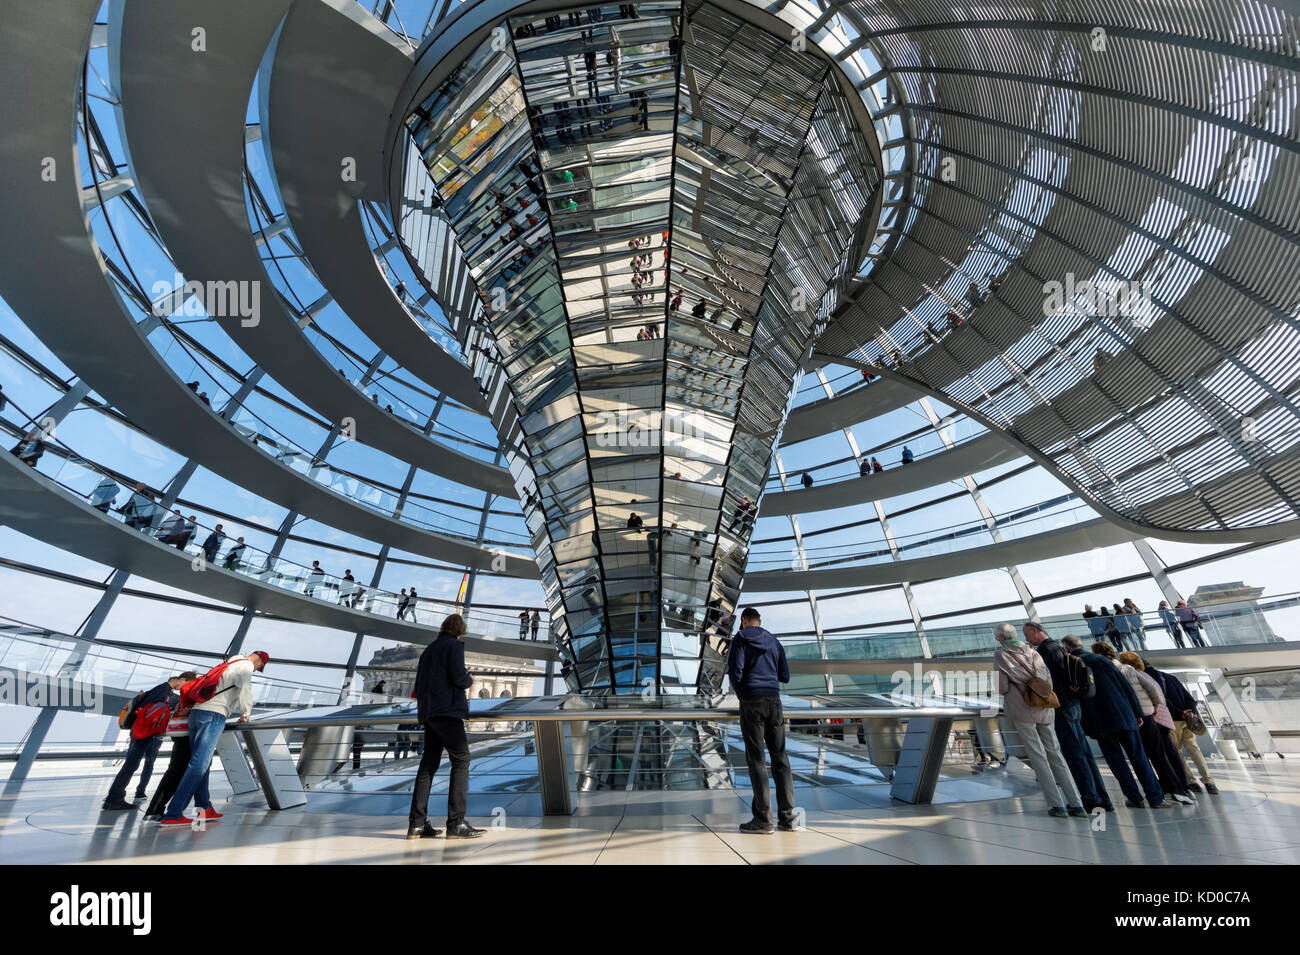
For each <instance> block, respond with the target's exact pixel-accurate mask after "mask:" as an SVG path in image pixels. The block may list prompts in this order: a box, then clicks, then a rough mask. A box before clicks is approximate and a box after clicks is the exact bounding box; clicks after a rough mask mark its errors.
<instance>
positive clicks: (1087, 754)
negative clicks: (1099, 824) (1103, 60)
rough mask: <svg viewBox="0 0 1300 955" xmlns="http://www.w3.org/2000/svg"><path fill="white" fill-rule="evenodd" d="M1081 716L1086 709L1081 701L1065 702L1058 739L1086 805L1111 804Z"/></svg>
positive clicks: (1058, 723)
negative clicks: (1081, 704) (1081, 705)
mask: <svg viewBox="0 0 1300 955" xmlns="http://www.w3.org/2000/svg"><path fill="white" fill-rule="evenodd" d="M1082 719H1083V712H1082V711H1081V710H1080V708H1079V704H1078V703H1062V704H1061V708H1060V709H1059V710H1057V711H1056V739H1057V741H1058V742H1060V744H1061V755H1062V756H1064V757H1065V764H1066V765H1067V766H1069V767H1070V775H1071V776H1073V777H1074V784H1075V785H1076V786H1078V787H1079V798H1080V799H1081V800H1083V807H1084V808H1085V809H1092V808H1093V807H1094V806H1109V805H1110V794H1109V793H1107V792H1106V784H1105V783H1103V782H1102V780H1101V773H1100V772H1099V771H1098V770H1097V761H1096V760H1095V759H1093V758H1092V748H1091V747H1090V746H1089V745H1088V737H1086V736H1084V735H1083V723H1082V722H1081V721H1082Z"/></svg>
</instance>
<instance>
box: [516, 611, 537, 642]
mask: <svg viewBox="0 0 1300 955" xmlns="http://www.w3.org/2000/svg"><path fill="white" fill-rule="evenodd" d="M541 626H542V615H541V614H540V613H539V612H538V611H536V610H534V611H533V615H532V616H531V617H530V616H528V611H527V610H521V611H519V639H520V640H527V639H528V631H529V630H530V629H531V630H532V632H533V639H534V640H536V639H537V631H538V630H539V629H540V628H541Z"/></svg>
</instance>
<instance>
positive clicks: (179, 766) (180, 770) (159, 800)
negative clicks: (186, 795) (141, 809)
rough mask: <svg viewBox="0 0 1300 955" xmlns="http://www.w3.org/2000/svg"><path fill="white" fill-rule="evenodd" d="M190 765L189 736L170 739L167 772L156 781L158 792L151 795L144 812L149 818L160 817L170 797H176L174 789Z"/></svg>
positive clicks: (170, 799)
mask: <svg viewBox="0 0 1300 955" xmlns="http://www.w3.org/2000/svg"><path fill="white" fill-rule="evenodd" d="M189 764H190V736H189V734H188V733H186V734H185V735H183V736H173V737H172V757H171V759H170V760H169V761H168V763H167V771H166V772H164V773H163V776H162V779H160V780H159V781H158V790H157V791H156V792H155V793H154V794H153V799H151V800H150V801H149V808H148V809H146V810H145V812H146V814H148V815H150V816H159V815H162V813H163V810H165V809H166V808H167V804H168V803H169V802H171V801H172V796H175V795H176V787H177V786H179V785H180V782H181V777H182V776H184V775H185V769H186V767H187V766H189Z"/></svg>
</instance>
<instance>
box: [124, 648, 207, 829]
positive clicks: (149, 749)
mask: <svg viewBox="0 0 1300 955" xmlns="http://www.w3.org/2000/svg"><path fill="white" fill-rule="evenodd" d="M197 678H198V674H197V673H195V672H194V671H193V670H187V671H186V672H184V673H182V674H180V675H178V676H174V677H172V678H171V679H170V680H168V681H167V682H166V683H159V684H158V685H157V686H155V687H154V688H153V689H151V690H141V691H140V692H139V693H137V694H136V695H135V699H134V700H133V701H132V702H131V711H130V713H128V715H127V723H126V729H127V730H128V732H129V731H130V729H131V727H132V726H133V725H134V724H135V716H136V714H138V713H139V712H140V710H141V709H143V708H144V707H146V706H148V705H149V704H151V703H166V704H168V706H170V707H171V708H172V709H173V710H174V709H176V704H177V703H179V702H180V697H179V696H178V695H177V691H179V690H180V688H181V687H183V686H184V685H185V684H186V683H188V682H190V680H194V679H197ZM162 741H163V734H162V733H159V734H157V735H155V736H148V737H146V738H144V739H136V738H135V735H134V734H131V743H130V745H129V746H128V747H127V750H126V759H125V760H123V761H122V768H121V769H119V770H118V771H117V776H115V777H114V778H113V785H112V786H110V787H109V790H108V796H107V797H106V798H105V799H104V805H103V807H102V808H104V809H105V810H110V811H114V812H120V811H123V810H127V809H134V808H135V806H133V805H132V804H131V803H129V802H127V801H126V786H127V783H129V782H130V781H131V777H132V776H134V775H135V771H136V769H137V768H138V767H139V765H140V761H141V760H143V761H144V772H143V773H141V774H140V785H138V786H137V787H136V790H135V798H136V799H143V798H144V797H145V795H146V793H145V789H146V788H147V787H148V786H149V777H150V776H152V775H153V763H154V759H155V758H157V756H158V747H160V746H161V745H162Z"/></svg>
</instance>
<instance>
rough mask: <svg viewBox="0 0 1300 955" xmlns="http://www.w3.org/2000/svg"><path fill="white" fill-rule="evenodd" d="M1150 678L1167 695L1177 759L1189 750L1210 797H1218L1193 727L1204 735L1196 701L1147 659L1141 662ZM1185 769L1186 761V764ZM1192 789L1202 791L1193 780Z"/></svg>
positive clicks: (1185, 688)
mask: <svg viewBox="0 0 1300 955" xmlns="http://www.w3.org/2000/svg"><path fill="white" fill-rule="evenodd" d="M1142 664H1143V666H1144V667H1145V669H1146V672H1147V675H1148V676H1150V677H1151V679H1153V680H1155V681H1156V682H1157V683H1159V684H1160V689H1161V690H1163V691H1164V694H1165V705H1166V706H1168V708H1169V714H1170V715H1171V716H1172V717H1173V718H1174V729H1173V733H1172V734H1171V739H1172V741H1173V745H1174V756H1175V758H1177V759H1179V760H1182V759H1183V755H1182V751H1184V750H1185V751H1186V753H1187V755H1188V756H1191V757H1192V762H1194V763H1195V764H1196V769H1197V770H1198V771H1199V772H1200V774H1201V782H1202V783H1203V784H1204V785H1205V791H1206V792H1207V793H1209V794H1210V795H1211V796H1217V795H1219V787H1218V786H1216V785H1215V783H1214V780H1213V779H1212V778H1211V777H1210V767H1209V766H1207V765H1206V764H1205V754H1204V753H1202V752H1201V746H1200V744H1199V743H1197V742H1196V733H1197V730H1195V729H1193V728H1192V727H1193V726H1197V727H1199V730H1200V732H1202V733H1204V732H1205V724H1204V723H1203V722H1202V721H1201V717H1200V715H1199V714H1198V713H1197V712H1196V700H1195V698H1194V697H1193V696H1192V694H1191V693H1189V692H1188V690H1187V687H1186V686H1184V685H1183V681H1182V680H1180V679H1178V677H1176V676H1174V675H1173V674H1172V673H1166V672H1165V671H1164V670H1157V669H1156V668H1155V667H1153V666H1152V665H1151V664H1149V663H1147V661H1146V660H1143V661H1142ZM1183 766H1184V768H1186V762H1185V761H1184V763H1183ZM1188 785H1189V787H1190V788H1191V789H1193V790H1198V791H1199V788H1200V787H1199V786H1198V785H1197V783H1196V781H1195V780H1192V781H1191V782H1190V783H1189V784H1188Z"/></svg>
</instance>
